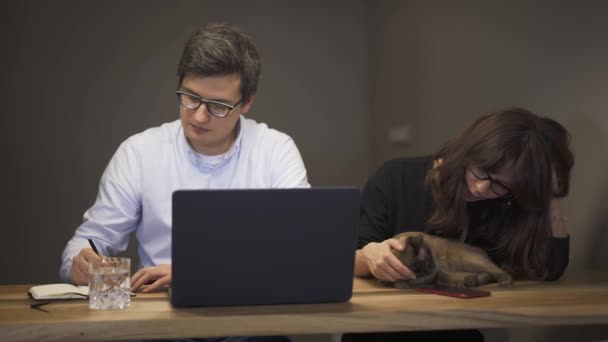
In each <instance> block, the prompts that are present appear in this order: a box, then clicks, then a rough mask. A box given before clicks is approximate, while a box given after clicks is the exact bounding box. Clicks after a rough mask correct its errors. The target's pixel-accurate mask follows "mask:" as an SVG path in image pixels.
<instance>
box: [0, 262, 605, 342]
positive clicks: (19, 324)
mask: <svg viewBox="0 0 608 342" xmlns="http://www.w3.org/2000/svg"><path fill="white" fill-rule="evenodd" d="M29 287H30V286H29V285H14V286H12V285H11V286H0V341H26V340H31V341H55V340H61V341H71V340H79V341H93V340H121V339H145V338H178V337H195V336H198V337H210V336H230V335H279V334H280V335H299V334H333V333H341V332H364V331H405V330H433V329H460V328H508V327H532V326H535V327H539V326H549V325H551V326H556V325H562V326H565V325H587V326H588V325H608V274H584V275H579V276H576V275H569V276H567V277H566V278H565V279H563V280H561V281H559V282H519V283H518V284H517V285H516V286H515V287H513V288H508V289H502V288H497V287H496V286H495V285H489V286H485V287H484V289H486V290H490V291H492V296H491V297H485V298H475V299H456V298H450V297H444V296H438V295H432V294H422V293H418V292H415V291H413V290H395V289H391V288H387V287H383V286H382V285H379V284H378V283H376V282H375V281H373V280H370V279H355V284H354V293H353V298H352V299H351V301H350V302H347V303H339V304H307V305H279V306H249V307H222V308H194V309H175V308H173V307H172V306H171V304H170V303H169V300H168V298H167V293H154V294H138V296H137V297H136V298H134V299H133V300H132V303H131V306H130V307H129V308H128V309H126V310H115V311H94V310H89V309H88V303H87V301H86V300H75V301H69V302H57V303H52V304H49V305H47V306H45V309H46V310H48V312H42V311H38V310H34V309H30V307H29V305H30V304H31V303H32V302H33V301H32V300H31V299H28V298H27V295H26V292H27V290H28V289H29Z"/></svg>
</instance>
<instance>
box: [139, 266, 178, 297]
mask: <svg viewBox="0 0 608 342" xmlns="http://www.w3.org/2000/svg"><path fill="white" fill-rule="evenodd" d="M150 282H153V283H152V284H150V285H149V286H147V287H146V288H145V289H143V290H142V291H141V292H144V293H146V292H152V291H154V290H157V289H158V288H160V287H161V286H165V285H169V284H171V265H168V264H165V265H158V266H152V267H146V268H142V269H141V270H139V271H137V272H135V274H134V275H133V276H132V277H131V291H132V292H136V291H138V290H139V289H140V288H141V287H142V286H143V285H146V284H148V283H150Z"/></svg>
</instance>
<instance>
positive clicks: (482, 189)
mask: <svg viewBox="0 0 608 342" xmlns="http://www.w3.org/2000/svg"><path fill="white" fill-rule="evenodd" d="M490 184H491V182H490V181H489V180H478V181H477V182H476V183H475V188H477V191H478V192H479V193H482V194H490V193H491V191H490Z"/></svg>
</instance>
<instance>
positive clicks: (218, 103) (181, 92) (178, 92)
mask: <svg viewBox="0 0 608 342" xmlns="http://www.w3.org/2000/svg"><path fill="white" fill-rule="evenodd" d="M175 94H176V95H177V102H179V104H180V106H182V107H184V108H187V109H191V110H197V109H199V107H200V106H201V105H202V104H203V103H204V104H205V106H206V107H207V111H208V112H209V114H211V115H213V116H215V117H218V118H225V117H227V116H228V115H230V112H231V111H232V110H233V109H234V108H236V107H237V106H238V105H239V104H241V102H242V101H243V98H241V99H240V100H238V101H237V102H236V103H235V104H234V105H229V104H227V103H224V102H220V101H214V100H207V99H204V98H202V97H200V96H198V95H195V94H191V93H187V92H185V91H181V90H178V91H176V92H175ZM181 95H185V96H188V97H191V98H194V99H197V100H198V105H197V106H196V107H188V106H186V105H185V104H184V103H183V102H182V99H181ZM210 103H212V104H216V105H220V106H223V107H226V108H228V111H227V112H226V114H224V115H221V114H217V113H214V112H213V109H211V108H210V107H209V106H208V104H210Z"/></svg>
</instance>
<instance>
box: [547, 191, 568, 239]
mask: <svg viewBox="0 0 608 342" xmlns="http://www.w3.org/2000/svg"><path fill="white" fill-rule="evenodd" d="M549 220H551V233H552V234H553V237H558V238H565V237H567V236H568V227H567V226H566V217H565V216H564V212H563V210H562V204H561V199H559V198H556V197H555V198H553V199H552V200H551V205H550V207H549Z"/></svg>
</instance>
